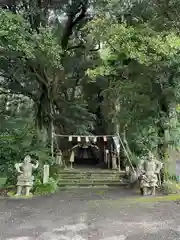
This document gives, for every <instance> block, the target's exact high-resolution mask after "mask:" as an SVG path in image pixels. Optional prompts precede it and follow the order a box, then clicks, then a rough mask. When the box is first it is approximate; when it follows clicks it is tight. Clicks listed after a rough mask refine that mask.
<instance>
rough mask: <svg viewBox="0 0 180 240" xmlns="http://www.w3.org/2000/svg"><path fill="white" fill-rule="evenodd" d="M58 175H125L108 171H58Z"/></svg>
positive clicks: (122, 172)
mask: <svg viewBox="0 0 180 240" xmlns="http://www.w3.org/2000/svg"><path fill="white" fill-rule="evenodd" d="M58 173H59V174H120V175H121V174H125V171H120V172H119V171H114V170H112V171H110V170H95V171H93V170H84V171H82V170H60V171H59V172H58Z"/></svg>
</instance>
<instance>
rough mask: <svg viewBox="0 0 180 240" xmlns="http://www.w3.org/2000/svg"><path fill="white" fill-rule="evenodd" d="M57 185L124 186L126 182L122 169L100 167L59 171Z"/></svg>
mask: <svg viewBox="0 0 180 240" xmlns="http://www.w3.org/2000/svg"><path fill="white" fill-rule="evenodd" d="M59 174H60V175H59V176H60V178H59V183H58V185H59V187H90V186H92V187H96V186H99V187H102V186H104V187H105V186H107V187H108V186H125V185H127V184H128V181H127V180H126V174H125V172H124V171H121V172H118V171H114V170H102V169H68V170H62V171H60V173H59Z"/></svg>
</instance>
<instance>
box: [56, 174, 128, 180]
mask: <svg viewBox="0 0 180 240" xmlns="http://www.w3.org/2000/svg"><path fill="white" fill-rule="evenodd" d="M59 177H60V178H63V179H64V178H65V179H72V178H78V179H79V178H83V179H85V178H88V179H94V178H103V179H107V178H108V179H119V178H122V177H124V176H120V175H59Z"/></svg>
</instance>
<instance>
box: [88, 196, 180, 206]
mask: <svg viewBox="0 0 180 240" xmlns="http://www.w3.org/2000/svg"><path fill="white" fill-rule="evenodd" d="M178 200H180V194H170V195H167V196H150V197H142V196H140V197H127V198H121V199H118V200H112V199H111V200H92V201H91V203H92V204H93V205H94V204H95V205H98V204H103V203H105V204H107V203H108V204H109V205H111V207H112V206H117V205H118V206H125V205H133V204H138V203H158V202H173V201H178Z"/></svg>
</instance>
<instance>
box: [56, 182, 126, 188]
mask: <svg viewBox="0 0 180 240" xmlns="http://www.w3.org/2000/svg"><path fill="white" fill-rule="evenodd" d="M127 184H128V183H126V182H120V181H108V182H107V181H94V182H89V181H88V182H87V181H86V182H85V181H84V182H69V181H68V182H65V181H63V182H59V184H58V185H59V187H61V186H101V185H102V186H105V185H106V186H126V185H127Z"/></svg>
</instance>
